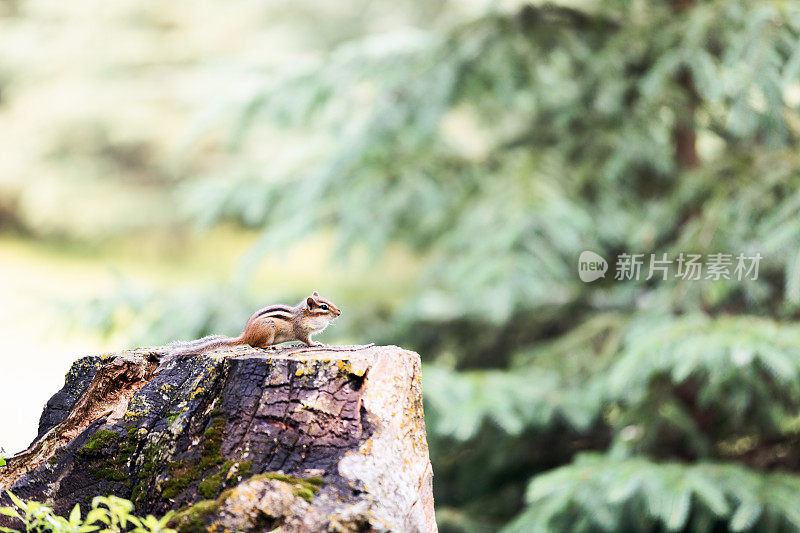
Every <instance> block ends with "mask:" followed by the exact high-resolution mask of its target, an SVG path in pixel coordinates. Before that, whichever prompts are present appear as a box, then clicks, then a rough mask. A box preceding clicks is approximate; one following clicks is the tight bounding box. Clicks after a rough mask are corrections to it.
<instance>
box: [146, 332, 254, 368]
mask: <svg viewBox="0 0 800 533" xmlns="http://www.w3.org/2000/svg"><path fill="white" fill-rule="evenodd" d="M241 342H242V341H241V338H240V337H226V336H224V335H209V336H208V337H203V338H202V339H197V340H196V341H175V342H172V343H170V344H168V345H167V346H166V347H165V348H164V350H163V351H162V352H161V358H160V359H159V364H158V368H157V369H156V371H155V373H156V374H158V373H160V372H161V371H162V370H163V369H164V366H165V365H166V364H167V363H168V362H169V361H171V360H173V359H174V358H175V357H178V356H181V355H195V354H200V353H203V352H205V351H208V350H213V349H214V348H219V347H220V346H236V345H237V344H241Z"/></svg>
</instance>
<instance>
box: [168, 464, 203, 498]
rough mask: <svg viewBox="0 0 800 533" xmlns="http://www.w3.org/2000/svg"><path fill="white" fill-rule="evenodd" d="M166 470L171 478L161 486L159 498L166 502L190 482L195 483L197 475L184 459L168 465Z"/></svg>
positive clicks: (193, 467)
mask: <svg viewBox="0 0 800 533" xmlns="http://www.w3.org/2000/svg"><path fill="white" fill-rule="evenodd" d="M168 470H169V473H170V475H172V478H171V479H168V480H166V481H165V482H164V483H163V484H162V486H161V496H163V497H164V498H165V499H167V500H171V499H172V498H174V497H175V496H177V495H178V494H180V493H181V491H182V490H183V489H185V488H186V487H188V486H189V485H191V484H192V482H194V481H197V477H198V475H199V472H198V470H197V467H196V466H192V465H190V464H188V463H187V462H186V460H185V459H181V460H180V461H175V462H174V463H172V464H171V465H169V469H168Z"/></svg>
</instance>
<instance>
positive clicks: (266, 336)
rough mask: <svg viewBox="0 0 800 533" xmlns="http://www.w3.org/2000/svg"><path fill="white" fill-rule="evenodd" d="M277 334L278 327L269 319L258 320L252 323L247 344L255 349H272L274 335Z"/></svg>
mask: <svg viewBox="0 0 800 533" xmlns="http://www.w3.org/2000/svg"><path fill="white" fill-rule="evenodd" d="M277 332H278V326H276V325H275V322H273V321H272V320H270V319H268V318H267V319H265V320H258V321H256V322H255V323H253V327H252V331H251V335H249V336H248V338H249V341H248V342H247V344H249V345H250V346H254V347H256V348H264V349H268V348H272V347H273V344H275V335H276V334H277Z"/></svg>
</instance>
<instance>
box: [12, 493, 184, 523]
mask: <svg viewBox="0 0 800 533" xmlns="http://www.w3.org/2000/svg"><path fill="white" fill-rule="evenodd" d="M7 494H8V497H9V499H11V501H12V502H13V503H14V506H13V507H0V515H5V516H10V517H12V518H16V519H18V520H19V521H20V522H21V523H22V525H23V526H24V528H23V529H22V530H17V529H12V528H8V527H0V531H2V532H4V533H22V531H26V532H28V531H37V532H42V533H48V532H53V533H90V532H92V531H102V532H103V533H106V532H108V533H122V532H128V533H157V532H158V533H175V530H174V529H170V528H168V527H167V523H168V522H169V520H170V519H171V518H172V515H173V514H174V513H172V512H169V513H167V514H166V515H165V516H163V517H162V518H156V517H154V516H152V515H148V516H147V517H145V518H139V517H136V516H134V515H132V514H131V512H132V511H133V504H132V503H131V502H129V501H128V500H125V499H123V498H117V497H116V496H97V497H95V498H94V499H92V507H91V509H90V510H89V512H88V514H87V515H86V517H85V518H84V517H82V515H81V506H80V505H77V504H76V505H75V507H74V508H73V509H72V512H71V513H70V514H69V518H64V517H61V516H58V515H56V514H54V513H53V510H52V509H51V508H50V507H48V506H46V505H43V504H41V503H39V502H35V501H29V502H24V501H22V500H21V499H19V498H18V497H16V496H15V495H14V494H12V493H11V492H7Z"/></svg>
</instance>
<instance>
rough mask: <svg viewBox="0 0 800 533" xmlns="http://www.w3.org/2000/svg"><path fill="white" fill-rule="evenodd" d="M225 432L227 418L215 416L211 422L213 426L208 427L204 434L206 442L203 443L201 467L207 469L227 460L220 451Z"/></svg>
mask: <svg viewBox="0 0 800 533" xmlns="http://www.w3.org/2000/svg"><path fill="white" fill-rule="evenodd" d="M224 433H225V419H224V418H215V419H214V420H213V421H212V422H211V426H209V428H208V429H206V431H205V433H203V436H204V437H205V442H204V443H203V451H202V452H201V454H200V469H201V470H206V469H208V468H211V467H212V466H216V465H220V464H222V462H223V461H224V460H225V458H224V457H222V454H221V453H220V448H221V447H222V438H223V437H224Z"/></svg>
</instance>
